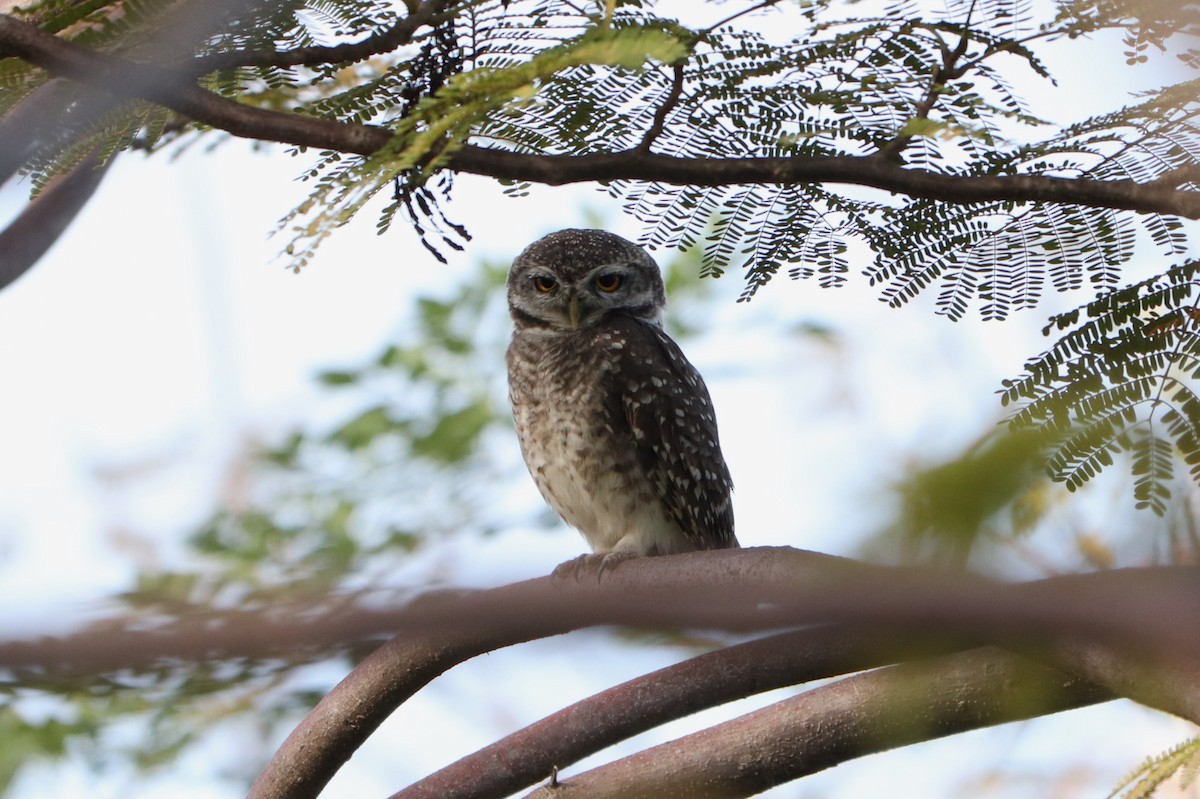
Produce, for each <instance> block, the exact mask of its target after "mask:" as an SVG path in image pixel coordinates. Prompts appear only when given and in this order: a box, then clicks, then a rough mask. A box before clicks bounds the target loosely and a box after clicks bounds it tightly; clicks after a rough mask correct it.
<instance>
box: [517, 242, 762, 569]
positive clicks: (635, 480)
mask: <svg viewBox="0 0 1200 799" xmlns="http://www.w3.org/2000/svg"><path fill="white" fill-rule="evenodd" d="M665 305H666V297H665V293H664V291H663V282H662V276H661V274H660V273H659V269H658V265H657V264H655V262H654V260H653V259H651V258H650V256H649V255H647V254H646V252H645V251H644V250H642V249H641V248H640V247H638V246H637V245H636V244H634V243H632V242H630V241H627V240H625V239H623V238H621V237H620V236H616V235H613V234H612V233H607V232H605V231H601V230H561V231H559V232H557V233H551V234H550V235H548V236H546V237H545V238H543V239H540V240H538V241H536V242H534V243H533V244H531V245H530V246H529V247H528V248H526V249H525V251H524V252H522V253H521V254H520V255H519V256H517V258H516V260H515V261H514V262H513V265H512V269H511V270H510V271H509V274H508V308H509V312H510V314H511V315H512V319H513V328H514V329H513V337H512V343H511V344H510V345H509V348H508V355H507V361H508V383H509V398H510V400H511V402H512V411H513V420H514V422H515V423H516V428H517V437H518V438H519V440H520V444H521V453H522V454H523V455H524V457H525V464H526V466H528V467H529V472H530V474H531V475H533V479H534V482H536V483H537V487H538V489H539V490H540V491H541V493H542V496H543V497H544V498H545V499H546V502H548V503H549V504H550V506H551V507H552V508H554V510H555V511H556V512H557V513H558V515H559V516H561V517H562V518H563V519H564V520H565V521H566V522H567V523H568V524H570V525H571V526H573V527H575V528H576V529H578V530H579V531H580V532H581V533H583V535H584V537H585V538H586V539H587V542H588V544H589V545H590V546H591V548H592V551H593V552H595V553H598V554H603V555H604V556H605V558H604V559H605V561H607V560H608V559H609V558H611V557H624V556H634V555H660V554H670V553H675V552H688V551H692V550H697V549H719V548H725V547H736V546H738V541H737V538H736V537H735V536H734V532H733V506H732V504H731V502H730V492H731V490H732V488H733V481H732V480H731V479H730V477H729V469H728V468H727V467H726V465H725V459H724V458H723V457H722V456H721V446H720V443H719V440H718V437H717V420H716V416H715V415H714V413H713V405H712V400H711V398H710V397H709V395H708V388H707V387H706V386H705V385H704V380H703V379H701V377H700V374H699V372H697V371H696V369H695V367H693V366H692V364H691V363H689V362H688V360H687V358H685V357H684V355H683V352H682V351H681V350H680V349H679V346H678V345H677V344H676V343H675V342H674V341H673V340H672V339H671V338H670V337H669V336H668V335H667V334H666V333H665V332H663V329H662V312H663V308H664V307H665Z"/></svg>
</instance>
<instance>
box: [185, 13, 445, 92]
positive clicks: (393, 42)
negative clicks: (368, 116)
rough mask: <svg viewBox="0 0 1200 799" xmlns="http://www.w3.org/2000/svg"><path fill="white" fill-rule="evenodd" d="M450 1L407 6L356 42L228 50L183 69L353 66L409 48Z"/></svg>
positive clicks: (196, 72)
mask: <svg viewBox="0 0 1200 799" xmlns="http://www.w3.org/2000/svg"><path fill="white" fill-rule="evenodd" d="M449 4H450V0H424V2H415V3H409V4H408V11H409V13H408V16H406V17H404V19H402V20H400V21H399V22H397V23H396V24H395V25H393V26H392V27H390V28H388V29H387V30H384V31H380V32H379V33H375V34H372V35H370V36H367V37H365V38H363V39H361V40H359V41H357V42H347V43H345V44H337V45H331V46H320V45H315V46H312V47H297V48H295V49H294V50H228V51H225V52H221V53H208V54H205V55H200V56H196V57H195V58H194V59H192V60H191V61H190V62H189V63H188V64H186V65H183V64H181V65H180V66H181V67H184V68H186V69H187V70H188V71H189V72H191V73H192V74H194V75H206V74H208V73H209V72H214V71H216V70H221V69H235V68H237V67H315V66H321V65H324V64H352V63H354V62H356V61H364V60H366V59H368V58H371V57H372V56H376V55H381V54H383V53H390V52H392V51H393V50H396V49H398V48H400V47H403V46H405V45H406V44H410V43H411V42H412V41H413V39H414V38H415V36H416V33H417V31H418V30H420V29H421V28H423V27H425V26H427V25H431V24H435V23H436V22H437V20H438V17H439V16H440V15H441V14H442V12H444V11H445V10H446V6H448V5H449Z"/></svg>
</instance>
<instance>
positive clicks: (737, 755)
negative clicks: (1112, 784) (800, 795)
mask: <svg viewBox="0 0 1200 799" xmlns="http://www.w3.org/2000/svg"><path fill="white" fill-rule="evenodd" d="M1107 698H1109V696H1108V694H1107V693H1106V692H1105V691H1103V690H1101V689H1097V688H1095V687H1094V686H1092V685H1090V684H1088V683H1085V682H1083V681H1080V680H1075V679H1072V678H1070V677H1067V676H1066V675H1064V674H1062V673H1061V672H1058V671H1055V670H1054V669H1051V668H1048V667H1046V666H1043V665H1041V664H1038V663H1035V662H1033V661H1030V660H1027V659H1026V658H1023V657H1021V656H1019V655H1014V654H1011V653H1008V652H1004V651H1001V650H998V649H994V648H991V647H988V648H985V649H978V650H972V651H970V652H965V653H962V654H958V655H952V656H950V657H946V658H941V659H938V660H936V661H932V662H928V663H910V664H905V665H901V666H895V667H891V668H887V669H880V670H877V671H873V672H869V673H867V674H860V675H856V676H853V677H847V678H846V679H844V680H840V681H838V682H836V683H833V684H831V685H827V686H823V687H821V688H816V689H813V690H811V691H807V692H805V693H803V694H800V695H799V696H796V697H793V698H791V699H786V700H783V701H781V702H778V703H776V704H774V705H771V706H769V707H766V708H763V709H762V710H758V711H755V712H753V713H749V714H747V715H745V716H742V717H740V718H737V719H734V720H732V721H729V722H725V723H724V724H718V725H716V726H713V727H710V728H708V729H705V730H702V731H700V732H697V733H694V734H692V735H687V736H684V737H682V738H679V739H677V740H675V741H672V742H670V743H667V744H663V745H661V746H655V747H652V748H650V749H646V750H644V751H642V752H639V753H637V754H635V755H632V756H630V757H627V758H624V759H622V760H618V761H616V762H613V763H609V764H607V765H604V766H600V767H599V768H596V769H592V770H591V771H587V772H585V773H583V774H580V775H579V776H577V777H571V778H569V779H565V780H564V779H561V778H560V781H559V782H558V784H557V785H555V786H546V787H543V788H539V789H538V790H536V791H534V792H533V793H531V794H529V795H528V796H529V799H550V798H551V797H554V799H574V797H588V799H610V798H611V799H616V798H617V797H620V799H640V798H641V797H645V799H652V798H653V799H677V798H678V799H682V797H688V799H709V798H710V797H711V798H712V799H716V798H717V797H720V799H729V798H730V797H742V796H752V795H754V794H756V793H761V792H762V791H764V790H766V789H768V788H771V787H774V786H776V785H781V784H783V783H785V782H789V781H791V780H794V779H797V778H799V777H803V776H805V775H807V774H813V773H815V772H818V771H821V770H824V769H826V768H829V767H831V766H835V765H837V764H839V763H843V762H845V761H847V760H851V759H853V758H857V757H862V756H864V755H868V754H873V753H875V752H881V751H884V750H887V749H893V748H896V747H899V746H905V745H908V744H912V743H918V742H921V741H928V740H932V739H934V738H940V737H944V736H947V735H953V734H955V733H959V732H965V731H967V730H973V729H978V728H980V727H987V726H991V725H995V724H1003V723H1006V722H1010V721H1018V720H1021V719H1027V718H1032V717H1034V716H1041V715H1047V714H1049V713H1055V712H1058V711H1061V710H1069V709H1071V708H1076V707H1081V706H1084V705H1088V704H1093V703H1095V702H1098V701H1103V700H1104V699H1107Z"/></svg>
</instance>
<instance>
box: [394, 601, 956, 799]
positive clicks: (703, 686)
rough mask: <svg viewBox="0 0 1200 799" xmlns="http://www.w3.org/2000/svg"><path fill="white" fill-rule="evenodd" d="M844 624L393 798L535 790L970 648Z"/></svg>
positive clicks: (684, 680) (727, 656)
mask: <svg viewBox="0 0 1200 799" xmlns="http://www.w3.org/2000/svg"><path fill="white" fill-rule="evenodd" d="M964 646H965V644H964V643H963V642H962V641H952V640H950V639H941V638H935V639H926V640H924V641H919V642H914V641H913V640H912V639H911V638H908V637H905V638H903V639H900V638H896V637H889V636H887V635H878V634H868V633H866V632H863V631H861V630H854V629H850V628H848V627H846V626H844V625H829V626H823V627H815V628H806V629H803V630H795V631H792V632H787V633H781V634H779V635H772V636H768V637H766V638H760V639H758V640H755V641H750V642H748V643H744V644H738V645H735V646H729V647H725V648H724V649H719V650H716V651H714V652H708V653H706V654H703V655H699V656H697V657H694V658H691V659H689V660H685V661H683V662H682V663H676V664H674V665H672V666H668V667H666V668H663V669H659V670H657V671H654V672H651V673H650V674H646V675H643V676H641V677H637V678H635V679H633V680H629V681H627V682H624V683H622V684H620V685H617V686H614V687H612V688H609V689H607V690H605V691H601V692H600V693H598V694H595V695H594V696H590V697H588V698H587V699H584V700H582V701H579V702H576V703H575V704H573V705H571V706H569V707H566V708H564V709H562V710H560V711H559V712H557V713H554V714H552V715H550V716H547V717H546V718H544V719H542V720H541V721H538V722H535V723H534V724H531V725H529V726H528V727H525V728H524V729H521V730H518V731H516V732H514V733H512V734H511V735H508V736H505V737H504V738H501V739H500V740H498V741H496V742H495V743H493V744H490V745H488V746H485V747H484V748H483V749H480V750H479V751H478V752H475V753H474V754H471V755H468V756H466V757H464V758H462V759H460V760H458V761H456V762H454V763H452V764H450V765H449V766H446V767H445V768H443V769H440V770H439V771H436V772H434V773H433V774H430V775H429V776H427V777H425V778H424V779H422V780H420V781H419V782H416V783H414V784H412V785H410V786H409V787H407V788H405V789H403V790H401V791H398V792H397V793H395V794H393V795H392V797H391V799H486V798H487V797H494V796H507V795H509V794H511V793H513V792H514V791H518V790H520V789H522V788H526V787H528V786H530V785H533V784H534V783H536V782H538V781H539V780H542V779H545V777H546V775H547V774H550V773H551V771H552V770H553V769H555V768H562V767H565V766H567V765H569V764H571V763H574V762H576V761H578V760H580V759H582V758H584V757H586V756H588V755H590V754H593V753H595V752H597V751H599V750H601V749H603V748H604V747H606V746H611V745H612V744H615V743H617V742H619V741H622V740H625V739H626V738H629V737H631V736H634V735H637V734H638V733H641V732H645V731H646V730H649V729H652V728H654V727H657V726H659V725H661V724H664V723H666V722H668V721H672V720H674V719H678V718H682V717H684V716H687V715H690V714H692V713H695V712H697V711H699V710H703V709H705V708H709V707H715V706H717V705H720V704H724V703H725V702H731V701H733V700H735V699H741V698H743V697H746V696H751V695H754V694H758V693H762V692H764V691H770V690H772V689H774V688H782V687H784V686H788V685H797V684H800V683H805V682H809V681H811V680H816V679H821V678H825V677H835V676H838V675H841V674H847V673H849V672H853V671H861V670H864V669H869V668H875V667H877V666H881V665H886V664H889V663H894V662H896V661H897V660H903V659H906V658H908V657H915V656H918V655H928V654H931V653H934V652H939V653H942V652H948V651H954V650H955V649H960V648H964Z"/></svg>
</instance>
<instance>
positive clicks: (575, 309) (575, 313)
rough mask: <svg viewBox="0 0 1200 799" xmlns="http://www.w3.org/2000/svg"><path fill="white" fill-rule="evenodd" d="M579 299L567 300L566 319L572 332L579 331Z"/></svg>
mask: <svg viewBox="0 0 1200 799" xmlns="http://www.w3.org/2000/svg"><path fill="white" fill-rule="evenodd" d="M579 313H580V311H579V298H578V297H572V298H571V299H569V300H567V319H568V321H570V323H571V329H572V330H578V329H579Z"/></svg>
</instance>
